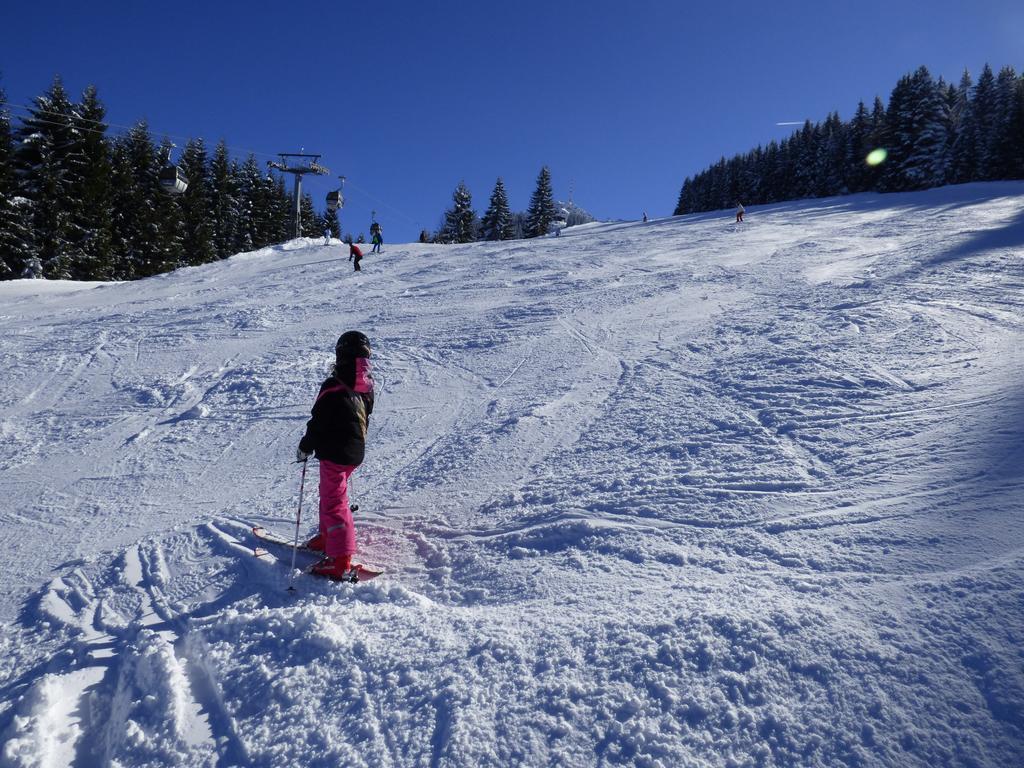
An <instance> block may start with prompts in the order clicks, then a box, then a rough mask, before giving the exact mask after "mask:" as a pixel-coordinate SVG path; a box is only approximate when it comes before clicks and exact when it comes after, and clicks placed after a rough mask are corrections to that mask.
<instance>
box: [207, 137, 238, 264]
mask: <svg viewBox="0 0 1024 768" xmlns="http://www.w3.org/2000/svg"><path fill="white" fill-rule="evenodd" d="M209 206H210V221H211V224H212V225H213V247H214V251H215V252H216V254H217V258H218V259H226V258H227V257H228V256H230V255H231V254H232V251H233V247H234V245H235V241H236V235H237V231H238V225H239V221H238V218H239V217H238V189H237V184H236V179H235V176H234V174H233V173H232V172H231V157H230V155H229V154H228V147H227V144H226V143H225V142H224V140H223V139H221V141H220V142H219V143H218V144H217V148H216V149H215V150H214V153H213V161H212V162H211V164H210V204H209Z"/></svg>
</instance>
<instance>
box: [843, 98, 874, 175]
mask: <svg viewBox="0 0 1024 768" xmlns="http://www.w3.org/2000/svg"><path fill="white" fill-rule="evenodd" d="M870 130H871V117H870V115H869V114H868V108H867V107H866V106H864V102H863V101H861V102H859V103H858V104H857V111H856V112H855V113H854V115H853V119H852V120H851V121H850V126H849V132H848V137H849V140H848V143H847V156H846V162H847V177H846V179H847V180H846V186H847V188H848V189H849V191H850V192H863V191H864V190H866V189H867V172H866V169H867V168H868V164H867V157H868V153H869V152H870V151H871V150H872V147H871V146H870V139H869V131H870Z"/></svg>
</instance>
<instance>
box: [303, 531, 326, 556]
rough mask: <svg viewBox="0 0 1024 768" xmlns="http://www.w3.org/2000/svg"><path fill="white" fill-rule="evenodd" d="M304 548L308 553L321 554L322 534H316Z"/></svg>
mask: <svg viewBox="0 0 1024 768" xmlns="http://www.w3.org/2000/svg"><path fill="white" fill-rule="evenodd" d="M305 547H306V549H308V550H309V551H310V552H323V551H324V535H323V534H322V533H318V534H317V535H316V536H314V537H313V538H312V539H310V540H309V541H307V542H306V544H305Z"/></svg>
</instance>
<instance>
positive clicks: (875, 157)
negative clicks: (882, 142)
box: [867, 147, 889, 165]
mask: <svg viewBox="0 0 1024 768" xmlns="http://www.w3.org/2000/svg"><path fill="white" fill-rule="evenodd" d="M888 156H889V153H888V152H886V151H885V150H884V149H882V148H881V147H879V148H878V149H873V150H871V152H869V153H868V156H867V164H868V165H881V164H882V163H884V162H885V158H887V157H888Z"/></svg>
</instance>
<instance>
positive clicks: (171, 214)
mask: <svg viewBox="0 0 1024 768" xmlns="http://www.w3.org/2000/svg"><path fill="white" fill-rule="evenodd" d="M173 148H174V144H173V143H172V142H171V140H170V139H169V138H167V137H164V139H163V141H161V143H160V149H159V150H158V152H157V164H156V179H157V181H156V187H155V188H154V192H153V193H152V194H153V197H154V199H155V200H156V201H157V203H156V205H157V208H156V210H155V211H154V212H153V218H154V220H155V222H156V236H155V238H154V240H153V242H152V243H150V248H151V254H152V255H151V258H152V264H153V268H154V269H155V270H156V272H155V273H154V274H161V273H163V272H170V271H171V270H173V269H177V268H178V267H183V266H186V265H187V264H188V261H187V259H186V257H185V249H184V237H185V230H184V226H183V223H182V222H183V218H184V217H183V216H182V210H181V196H180V195H177V194H173V193H171V192H168V191H167V190H166V189H164V187H163V185H162V184H161V183H160V181H159V179H160V170H161V167H160V164H161V162H169V161H170V157H171V151H172V150H173Z"/></svg>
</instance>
